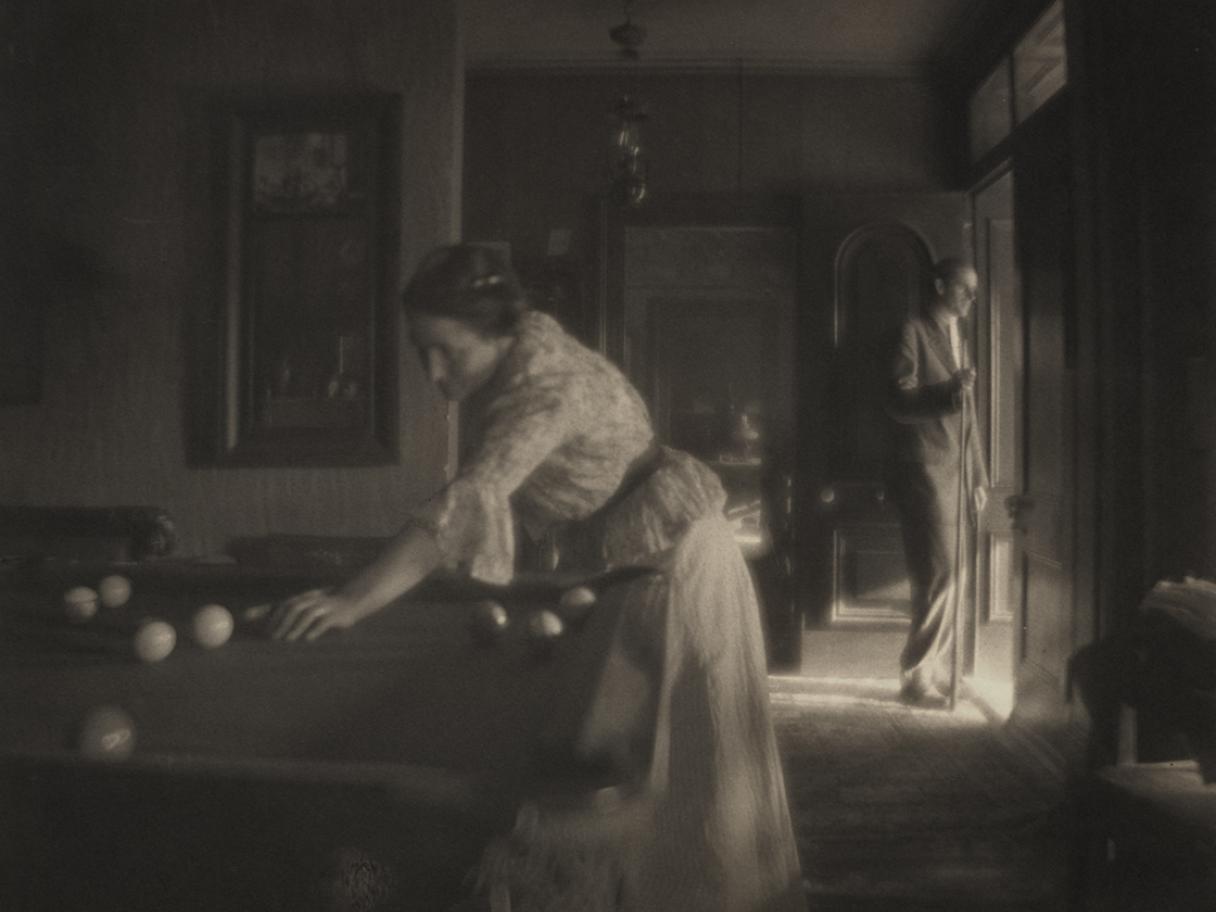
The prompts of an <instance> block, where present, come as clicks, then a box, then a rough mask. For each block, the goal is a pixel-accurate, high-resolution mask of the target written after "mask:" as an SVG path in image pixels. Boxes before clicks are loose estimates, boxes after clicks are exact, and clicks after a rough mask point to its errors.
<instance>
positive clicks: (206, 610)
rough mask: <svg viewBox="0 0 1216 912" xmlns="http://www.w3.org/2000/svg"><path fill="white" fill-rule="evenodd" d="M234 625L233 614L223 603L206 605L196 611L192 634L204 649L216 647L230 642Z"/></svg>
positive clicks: (191, 628) (192, 622) (192, 623)
mask: <svg viewBox="0 0 1216 912" xmlns="http://www.w3.org/2000/svg"><path fill="white" fill-rule="evenodd" d="M233 626H234V624H233V620H232V615H231V614H230V613H229V611H228V609H227V608H225V607H224V606H223V605H204V606H203V607H202V608H200V609H198V611H196V612H194V617H193V618H192V619H191V622H190V634H191V636H192V637H193V638H194V642H196V643H198V645H200V646H202V647H203V648H204V649H215V648H216V647H217V646H223V645H224V644H225V643H227V642H228V638H229V637H231V636H232V628H233Z"/></svg>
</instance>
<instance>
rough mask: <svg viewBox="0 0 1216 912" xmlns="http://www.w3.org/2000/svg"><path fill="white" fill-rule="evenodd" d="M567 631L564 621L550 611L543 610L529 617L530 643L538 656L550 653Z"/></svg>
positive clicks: (534, 612)
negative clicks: (558, 639)
mask: <svg viewBox="0 0 1216 912" xmlns="http://www.w3.org/2000/svg"><path fill="white" fill-rule="evenodd" d="M565 629H566V625H565V624H563V623H562V619H561V618H560V617H558V616H557V615H556V614H554V613H553V612H552V611H549V610H548V609H544V608H542V609H540V610H538V611H533V612H532V613H531V614H530V615H528V641H529V642H530V643H531V645H532V649H533V651H534V652H536V653H538V654H544V653H546V652H548V651H549V650H550V649H551V648H552V647H553V644H554V643H555V642H556V641H557V638H558V637H560V636H561V635H562V633H563V632H564V631H565Z"/></svg>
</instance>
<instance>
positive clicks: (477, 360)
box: [410, 315, 513, 402]
mask: <svg viewBox="0 0 1216 912" xmlns="http://www.w3.org/2000/svg"><path fill="white" fill-rule="evenodd" d="M410 337H411V339H412V340H413V342H414V347H415V348H417V349H418V357H419V359H420V360H421V361H422V366H423V368H424V369H425V370H426V375H427V377H428V378H429V379H430V381H431V382H432V383H434V384H435V386H436V387H438V388H439V392H441V393H442V394H443V396H444V398H446V399H448V400H450V401H452V402H460V401H461V400H462V399H465V398H466V397H468V396H469V395H470V394H472V393H474V392H476V391H477V390H478V389H479V388H480V387H481V386H482V384H484V383H485V382H486V381H487V380H489V379H490V377H491V376H492V375H493V374H494V371H495V370H497V368H498V362H499V361H500V360H502V356H503V355H504V354H506V351H507V349H508V348H510V347H511V342H512V341H513V339H512V337H511V336H485V335H482V334H481V333H480V332H478V331H477V330H476V329H474V328H473V327H472V326H470V325H469V324H468V323H465V322H463V321H461V320H455V319H452V318H451V317H437V316H427V315H418V316H415V317H413V319H411V321H410Z"/></svg>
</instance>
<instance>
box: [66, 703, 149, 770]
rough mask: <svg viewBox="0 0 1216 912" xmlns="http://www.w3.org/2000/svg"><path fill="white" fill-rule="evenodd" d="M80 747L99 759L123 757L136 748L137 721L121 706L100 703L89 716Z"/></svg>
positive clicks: (88, 755)
mask: <svg viewBox="0 0 1216 912" xmlns="http://www.w3.org/2000/svg"><path fill="white" fill-rule="evenodd" d="M77 747H78V748H79V750H80V752H81V753H82V754H84V755H85V756H86V757H91V758H93V759H95V760H121V759H122V758H124V757H129V756H131V752H132V751H133V750H135V721H134V720H133V719H132V718H131V717H130V716H129V715H128V714H127V713H126V711H125V710H123V709H120V708H119V707H117V706H99V707H97V708H96V709H94V710H93V711H92V712H90V713H89V715H88V716H87V717H86V718H85V720H84V724H83V725H82V726H81V728H80V735H79V738H78V740H77Z"/></svg>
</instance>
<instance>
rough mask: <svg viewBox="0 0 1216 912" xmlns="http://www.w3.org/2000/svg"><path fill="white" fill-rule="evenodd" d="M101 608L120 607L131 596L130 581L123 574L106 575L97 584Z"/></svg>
mask: <svg viewBox="0 0 1216 912" xmlns="http://www.w3.org/2000/svg"><path fill="white" fill-rule="evenodd" d="M97 592H98V593H99V595H100V596H101V605H102V607H103V608H121V607H122V606H123V605H125V604H126V603H127V600H128V599H130V598H131V581H130V580H129V579H127V578H126V577H125V576H118V575H117V574H115V575H114V576H107V577H106V578H105V579H103V580H102V581H101V582H100V583H98V584H97Z"/></svg>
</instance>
